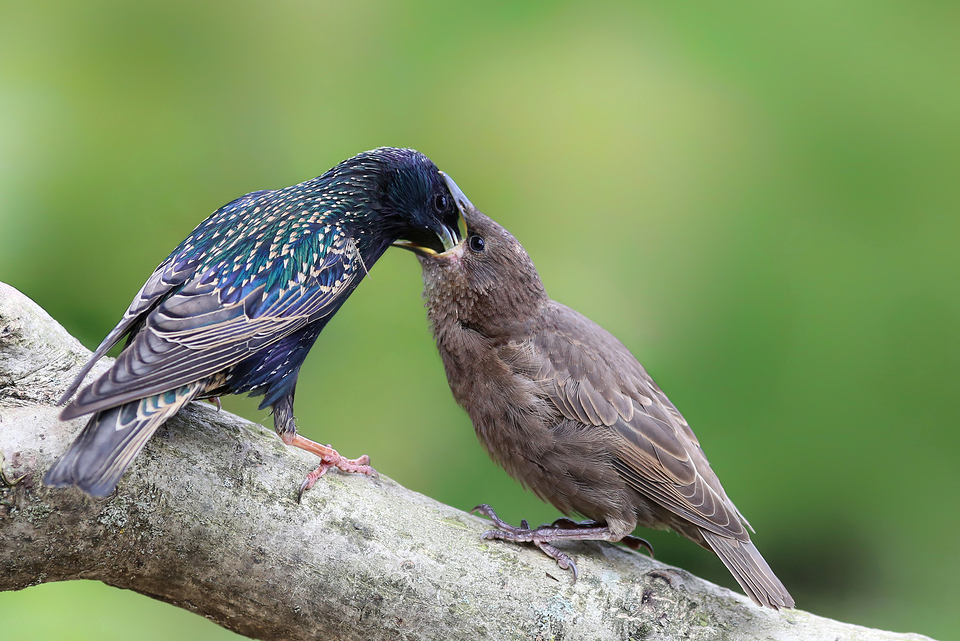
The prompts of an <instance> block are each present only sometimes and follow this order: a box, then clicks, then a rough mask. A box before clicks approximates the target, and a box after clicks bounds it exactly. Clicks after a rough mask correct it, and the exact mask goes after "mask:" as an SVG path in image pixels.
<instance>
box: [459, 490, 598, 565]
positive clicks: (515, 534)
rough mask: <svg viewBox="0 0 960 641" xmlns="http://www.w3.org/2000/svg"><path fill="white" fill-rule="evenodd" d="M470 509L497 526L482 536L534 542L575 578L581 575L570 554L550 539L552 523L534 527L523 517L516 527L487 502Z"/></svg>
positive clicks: (553, 529)
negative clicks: (571, 572) (501, 516)
mask: <svg viewBox="0 0 960 641" xmlns="http://www.w3.org/2000/svg"><path fill="white" fill-rule="evenodd" d="M470 511H471V512H479V513H480V514H483V515H484V516H486V517H487V518H489V519H490V520H491V521H493V524H494V525H496V526H497V528H496V529H495V530H487V531H486V532H484V533H483V534H481V535H480V538H482V539H486V540H498V541H510V542H511V543H533V544H534V545H536V546H537V547H538V548H540V549H541V550H542V551H543V553H544V554H546V555H547V556H549V557H550V558H551V559H553V560H554V561H556V562H557V565H559V566H560V569H561V570H572V571H573V580H574V581H576V580H577V577H578V576H579V572H578V571H577V564H576V563H574V562H573V559H571V558H570V556H569V555H567V554H566V553H564V552H562V551H561V550H559V549H558V548H556V547H554V546H553V545H551V544H550V541H552V540H553V539H552V538H551V537H550V533H551V532H554V531H555V530H556V528H554V527H553V526H552V525H541V526H540V527H538V528H536V529H533V528H531V527H530V524H529V523H527V520H526V519H523V520H522V521H520V527H516V526H514V525H510V524H509V523H507V522H506V521H504V520H502V519H501V518H500V517H499V516H497V513H496V512H494V511H493V508H492V507H490V506H489V505H486V504H484V505H478V506H477V507H475V508H473V509H472V510H470Z"/></svg>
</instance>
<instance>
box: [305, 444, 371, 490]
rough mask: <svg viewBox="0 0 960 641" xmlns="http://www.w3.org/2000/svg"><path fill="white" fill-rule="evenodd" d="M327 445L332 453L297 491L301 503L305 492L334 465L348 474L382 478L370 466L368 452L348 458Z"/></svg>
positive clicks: (322, 460)
mask: <svg viewBox="0 0 960 641" xmlns="http://www.w3.org/2000/svg"><path fill="white" fill-rule="evenodd" d="M327 447H328V448H329V449H330V451H331V452H332V454H329V455H328V456H324V457H321V459H320V467H318V468H317V469H315V470H314V471H312V472H310V473H309V474H307V478H305V479H304V480H303V483H301V484H300V491H299V492H298V493H297V503H300V501H301V500H302V499H303V493H304V492H306V491H307V490H309V489H310V488H312V487H313V486H314V485H315V484H316V482H317V480H319V479H320V477H321V476H323V475H324V474H326V473H327V470H329V469H330V468H332V467H335V468H337V469H338V470H340V471H341V472H346V473H348V474H366V475H367V476H372V477H373V478H375V479H377V480H378V481H379V480H380V474H379V473H378V472H377V471H376V470H375V469H373V468H372V467H370V465H369V463H370V457H369V456H367V455H366V454H363V455H362V456H359V457H357V458H355V459H348V458H343V457H342V456H340V454H339V453H338V452H337V451H336V450H335V449H333V448H332V447H330V446H329V445H328V446H327Z"/></svg>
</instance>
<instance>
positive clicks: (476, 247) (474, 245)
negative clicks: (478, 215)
mask: <svg viewBox="0 0 960 641" xmlns="http://www.w3.org/2000/svg"><path fill="white" fill-rule="evenodd" d="M467 245H469V246H470V251H473V252H477V253H478V254H479V253H480V252H482V251H483V248H484V247H485V246H486V243H484V242H483V237H482V236H471V237H470V239H469V240H468V241H467Z"/></svg>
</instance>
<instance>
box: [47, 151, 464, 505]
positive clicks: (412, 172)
mask: <svg viewBox="0 0 960 641" xmlns="http://www.w3.org/2000/svg"><path fill="white" fill-rule="evenodd" d="M459 221H460V214H459V211H458V208H457V206H456V204H455V202H454V200H453V198H452V197H451V194H450V191H449V189H448V188H447V185H446V183H445V182H444V180H443V178H442V174H441V172H439V171H438V170H437V168H436V166H435V165H434V164H433V162H431V161H430V159H429V158H427V157H426V156H424V155H423V154H421V153H419V152H417V151H413V150H411V149H393V148H386V147H385V148H381V149H375V150H373V151H368V152H364V153H362V154H359V155H357V156H354V157H353V158H350V159H348V160H345V161H344V162H342V163H340V164H339V165H337V166H336V167H334V168H333V169H331V170H329V171H328V172H326V173H325V174H323V175H322V176H319V177H317V178H314V179H312V180H308V181H306V182H303V183H300V184H299V185H293V186H292V187H286V188H284V189H277V190H272V191H256V192H253V193H250V194H247V195H246V196H243V197H241V198H238V199H237V200H234V201H233V202H231V203H228V204H227V205H224V206H223V207H221V208H220V209H218V210H217V211H216V212H214V213H213V214H212V215H211V216H210V217H209V218H207V219H206V220H205V221H203V222H202V223H200V225H199V226H198V227H197V228H196V229H194V230H193V232H192V233H191V234H190V235H189V236H188V237H187V238H186V240H184V241H183V242H182V243H180V245H179V246H178V247H177V248H176V249H175V250H174V251H173V253H172V254H170V256H168V257H167V259H166V260H164V261H163V262H162V263H161V264H160V266H159V267H157V269H156V271H154V272H153V274H152V275H151V276H150V278H148V279H147V282H146V283H145V284H144V285H143V287H142V288H141V289H140V292H139V293H138V294H137V295H136V296H135V297H134V299H133V302H132V303H131V304H130V307H129V308H128V309H127V311H126V313H125V314H124V316H123V319H122V320H121V321H120V323H119V324H118V325H117V326H116V327H115V328H114V329H113V331H111V332H110V333H109V334H108V335H107V337H106V338H105V339H104V340H103V342H102V343H101V344H100V347H98V348H97V351H96V352H95V353H94V354H93V356H92V357H91V358H90V360H89V361H88V362H87V364H86V365H85V366H84V367H83V369H82V370H81V371H80V373H79V374H78V375H77V377H76V379H75V380H74V381H73V384H71V385H70V387H69V389H67V391H66V393H65V394H64V395H63V397H62V398H61V399H60V403H65V402H66V401H67V400H68V399H70V397H71V396H73V394H74V392H76V391H77V389H78V388H79V387H80V384H81V383H82V382H83V379H84V377H85V376H86V375H87V374H88V373H89V372H90V370H91V368H92V367H93V365H94V364H95V363H96V362H97V361H98V360H99V359H100V358H101V357H102V356H103V355H104V354H105V353H106V352H107V351H108V350H109V349H110V348H111V347H113V346H114V345H115V344H116V343H117V342H119V341H120V340H121V339H123V338H124V337H126V339H127V340H126V346H125V348H124V350H123V351H122V352H121V353H120V356H119V357H118V358H117V360H116V362H115V363H114V364H113V366H112V367H111V368H110V369H109V370H108V371H107V372H105V373H104V374H103V375H102V376H100V377H99V378H98V379H96V380H95V381H94V382H93V383H92V384H91V385H89V386H87V387H86V388H84V389H83V390H82V391H81V392H80V393H79V394H78V395H77V397H76V398H75V399H74V401H73V402H72V403H71V404H70V405H68V406H67V407H66V408H64V410H63V412H62V413H61V415H60V418H61V419H62V420H68V419H72V418H74V417H77V416H82V415H84V414H90V413H92V414H93V416H92V417H91V418H90V421H89V422H88V423H87V425H86V427H84V428H83V431H82V432H80V435H79V436H78V437H77V439H76V440H75V441H74V442H73V444H72V445H71V446H70V448H69V449H68V450H67V451H66V452H65V453H64V454H63V455H62V456H61V457H60V458H59V459H58V460H57V462H56V463H55V464H54V465H53V467H52V468H51V469H50V470H49V471H48V472H47V474H46V476H45V477H44V482H45V483H46V484H48V485H52V486H55V487H62V486H66V485H76V486H78V487H79V488H81V489H82V490H83V491H85V492H87V493H88V494H91V495H93V496H106V495H107V494H109V493H110V492H112V491H113V489H114V488H115V487H116V485H117V483H118V482H119V480H120V477H121V476H122V475H123V472H124V470H126V468H127V467H128V466H129V465H130V463H131V461H132V460H133V458H134V457H135V456H136V455H137V453H138V452H139V451H140V450H141V449H142V448H143V446H144V444H145V443H146V442H147V440H148V439H149V438H150V436H151V435H152V434H153V433H154V432H155V431H156V429H157V428H158V427H159V426H160V425H161V424H162V423H163V422H164V421H166V420H167V419H169V418H170V417H172V416H173V415H174V414H176V413H177V412H178V411H179V410H180V408H182V407H183V406H184V405H186V404H187V403H189V402H190V401H191V400H193V399H217V398H218V397H219V396H222V395H224V394H240V393H245V392H248V393H250V394H253V395H262V396H263V397H264V398H263V402H262V403H261V404H260V408H261V409H263V408H265V407H268V406H269V407H272V408H273V416H274V426H275V428H276V430H277V433H278V434H279V435H280V437H281V438H282V439H283V442H284V443H286V444H287V445H293V446H295V447H299V448H302V449H305V450H307V451H308V452H313V453H314V454H316V455H317V456H319V457H320V459H321V462H320V467H318V468H317V469H316V470H315V471H314V472H311V473H310V474H309V475H308V476H307V478H306V480H305V481H304V482H303V485H302V486H301V490H300V492H301V494H302V493H303V491H304V490H305V489H307V488H309V487H311V486H312V485H313V484H314V483H315V482H316V480H317V479H318V478H319V477H320V476H322V475H323V474H324V473H325V472H326V470H327V469H329V468H331V467H336V468H339V469H340V470H343V471H345V472H361V473H364V474H375V472H374V470H373V469H372V468H371V467H370V466H369V465H367V463H369V458H368V457H366V456H361V457H360V458H358V459H356V460H349V459H345V458H343V457H342V456H340V454H338V453H337V451H336V450H334V449H332V448H331V447H329V446H323V445H320V444H318V443H314V442H313V441H310V440H308V439H306V438H304V437H302V436H299V435H298V434H297V430H296V424H295V422H294V415H293V397H294V392H295V390H296V385H297V376H298V374H299V373H300V367H301V365H302V364H303V361H304V358H306V356H307V352H308V351H310V348H311V347H312V346H313V343H314V341H316V340H317V336H318V335H319V334H320V332H321V330H323V328H324V326H325V325H326V324H327V321H329V320H330V318H331V317H332V316H333V315H334V314H335V313H336V312H337V310H338V309H340V306H341V305H343V303H344V301H346V300H347V297H348V296H350V294H351V293H352V292H353V290H354V289H355V288H356V287H357V285H358V284H359V283H360V281H361V280H362V279H363V277H364V275H366V273H367V270H368V269H369V268H370V267H372V266H373V264H374V263H375V262H376V261H377V259H378V258H380V256H381V255H382V254H383V252H384V251H386V249H387V248H388V247H389V246H390V245H391V244H394V243H396V244H398V245H402V246H409V247H411V248H417V251H419V252H420V253H424V254H425V253H429V252H434V253H438V252H443V251H444V250H448V249H450V248H452V247H453V246H454V245H455V243H456V242H457V241H459V240H460V232H459V227H458V223H459Z"/></svg>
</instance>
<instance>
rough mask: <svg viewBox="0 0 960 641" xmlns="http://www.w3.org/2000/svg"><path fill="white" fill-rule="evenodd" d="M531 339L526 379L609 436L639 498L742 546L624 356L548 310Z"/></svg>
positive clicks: (674, 425)
mask: <svg viewBox="0 0 960 641" xmlns="http://www.w3.org/2000/svg"><path fill="white" fill-rule="evenodd" d="M544 319H545V322H546V327H544V330H545V331H538V332H535V333H534V334H533V335H532V337H531V338H532V342H533V349H534V350H535V352H536V354H537V360H536V362H537V363H539V364H540V367H539V371H537V372H532V373H530V375H532V377H533V378H534V379H535V380H537V381H538V382H539V383H540V385H541V387H542V388H543V389H544V391H545V394H546V396H547V398H548V399H549V400H550V401H551V402H553V404H554V405H556V407H557V409H558V410H559V411H560V412H561V413H562V414H563V415H564V416H565V417H566V418H567V419H570V420H575V421H579V422H581V423H583V424H585V425H592V426H595V427H596V428H604V429H610V430H613V431H614V432H615V433H616V434H617V435H618V436H619V437H620V438H619V439H618V443H619V449H618V451H617V452H616V454H617V470H618V472H619V473H620V475H621V476H622V477H623V478H624V480H625V481H626V482H627V483H628V484H629V485H630V486H632V487H633V488H634V489H636V490H637V491H638V492H640V493H641V494H643V495H645V496H647V497H649V498H650V499H652V500H654V501H656V502H657V503H659V504H660V505H661V506H663V507H665V508H667V509H669V510H671V511H673V512H675V513H676V514H679V515H681V516H683V517H684V518H686V519H687V520H689V521H691V522H693V523H695V524H696V525H698V526H699V527H701V528H704V529H706V530H709V531H711V532H715V533H717V534H719V535H722V536H725V537H732V538H735V539H738V540H749V534H747V532H746V530H745V529H744V525H747V522H746V520H745V519H744V518H743V516H742V515H741V514H740V512H739V511H738V510H737V508H736V506H734V505H733V503H732V502H731V501H730V499H729V498H727V495H726V493H725V492H724V490H723V487H722V486H721V485H720V481H719V480H718V479H717V476H716V474H714V472H713V470H712V469H710V465H709V463H707V459H706V456H704V454H703V451H702V450H701V449H700V444H699V443H698V441H697V438H696V436H694V434H693V430H691V429H690V426H689V425H687V422H686V421H685V420H684V419H683V417H682V416H681V415H680V412H678V411H677V409H676V408H675V407H674V406H673V404H672V403H670V401H669V400H668V399H667V397H666V396H665V395H664V394H663V392H662V391H661V390H660V388H659V387H657V385H656V383H654V382H653V379H651V378H650V376H649V375H648V374H647V373H646V371H645V370H644V369H643V367H642V366H641V365H640V363H639V362H637V359H636V358H634V357H633V355H632V354H631V353H630V351H629V350H628V349H627V348H626V347H624V346H623V344H622V343H621V342H620V341H618V340H617V339H616V338H615V337H614V336H612V335H611V334H610V333H609V332H607V331H606V330H604V329H603V328H601V327H600V326H599V325H597V324H596V323H594V322H593V321H591V320H590V319H588V318H586V317H584V316H582V315H581V314H579V313H577V312H576V311H574V310H571V309H569V308H567V307H565V306H563V305H560V304H559V303H555V302H551V303H550V307H548V308H547V310H546V313H545V316H544Z"/></svg>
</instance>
